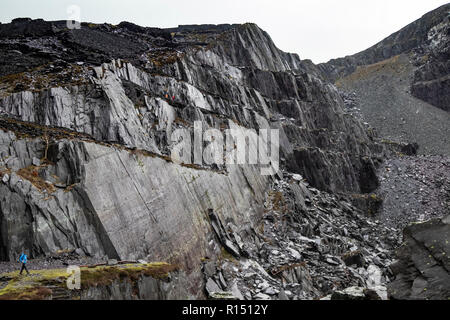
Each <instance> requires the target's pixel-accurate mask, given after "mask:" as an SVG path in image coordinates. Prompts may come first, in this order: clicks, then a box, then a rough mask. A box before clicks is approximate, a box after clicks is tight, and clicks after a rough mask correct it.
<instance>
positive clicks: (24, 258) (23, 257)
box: [19, 253, 28, 263]
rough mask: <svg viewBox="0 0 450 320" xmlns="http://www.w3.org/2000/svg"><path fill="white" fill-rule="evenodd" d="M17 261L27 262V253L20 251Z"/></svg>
mask: <svg viewBox="0 0 450 320" xmlns="http://www.w3.org/2000/svg"><path fill="white" fill-rule="evenodd" d="M19 261H20V262H22V263H27V261H28V257H27V255H26V254H25V253H22V254H21V255H20V258H19Z"/></svg>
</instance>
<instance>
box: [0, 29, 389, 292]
mask: <svg viewBox="0 0 450 320" xmlns="http://www.w3.org/2000/svg"><path fill="white" fill-rule="evenodd" d="M26 23H27V24H28V23H32V22H26ZM58 25H59V24H58V23H54V28H53V29H52V30H53V31H52V33H51V34H50V35H47V34H45V36H44V35H38V36H35V37H37V38H38V39H39V41H38V42H39V43H40V46H42V48H44V49H46V50H47V49H48V50H50V51H47V52H48V55H49V56H48V57H47V58H48V59H49V64H46V65H44V66H42V67H41V68H37V69H33V70H32V71H30V72H25V73H12V74H6V75H5V76H3V77H2V80H3V81H2V92H1V98H0V110H1V111H2V113H1V115H0V127H1V129H2V131H0V141H1V144H0V157H1V163H0V173H1V174H0V175H1V182H0V190H1V193H0V228H1V237H0V258H1V259H2V260H13V259H15V257H16V255H17V254H18V253H19V252H20V251H21V250H22V249H27V250H29V251H30V252H31V256H32V257H39V256H45V255H47V254H49V253H51V252H55V251H57V250H61V249H77V250H78V252H81V253H82V254H84V255H88V256H94V257H98V258H114V259H125V260H127V259H130V260H135V259H142V258H144V259H147V260H149V261H150V260H151V261H169V262H173V263H177V264H179V265H180V266H181V268H182V269H183V270H185V271H186V273H187V274H188V276H189V277H190V279H191V281H190V282H189V283H190V287H189V289H190V291H191V293H192V294H196V295H199V294H200V293H199V292H201V287H202V281H203V276H202V274H201V272H200V268H201V263H200V261H201V259H202V258H215V257H218V256H220V255H221V254H223V250H222V247H225V248H226V249H227V250H228V251H230V252H232V253H233V254H234V255H235V256H245V255H246V254H247V250H246V246H245V240H246V239H252V236H253V235H254V233H255V231H254V230H255V228H256V227H257V225H258V224H259V223H260V221H261V219H262V217H263V214H264V207H265V206H264V202H265V200H266V196H267V193H268V192H269V191H270V188H271V183H272V182H273V179H274V177H271V176H264V175H261V170H260V169H261V168H260V167H259V166H255V165H243V166H236V165H224V166H219V167H217V166H216V167H214V166H208V165H192V164H189V163H184V164H176V163H173V162H172V160H171V159H170V157H169V156H170V151H171V148H172V147H173V143H172V141H171V134H172V132H174V130H175V129H180V128H184V129H187V130H190V132H191V134H193V125H194V121H201V123H202V125H203V127H204V128H205V129H207V128H215V129H218V130H220V131H221V132H223V131H224V130H226V129H228V128H235V129H239V130H244V129H245V128H247V129H255V130H259V129H269V128H271V129H279V130H280V156H281V159H280V160H281V166H282V168H283V169H287V170H289V171H293V172H295V173H300V174H302V175H303V176H304V178H306V180H307V181H308V183H309V184H311V186H313V187H316V188H317V189H320V190H325V191H329V192H342V193H356V194H359V193H369V192H371V191H372V190H374V188H376V186H377V184H378V182H377V178H376V175H375V168H376V165H377V163H378V162H379V161H380V159H381V158H382V156H383V154H384V149H383V147H382V146H381V144H379V143H378V142H377V140H376V136H375V133H374V132H373V131H372V130H370V128H368V127H367V126H365V125H364V124H362V123H361V122H359V121H358V120H356V119H355V118H354V117H352V116H350V115H349V114H346V113H344V111H343V108H344V104H343V101H342V98H341V96H340V95H339V93H338V92H337V90H336V88H335V87H334V86H332V85H331V84H329V83H327V82H326V81H324V80H323V79H322V78H321V75H320V74H319V73H318V72H315V71H311V70H307V69H305V68H304V66H303V65H302V63H301V61H300V59H299V58H298V56H296V55H292V54H287V53H284V52H282V51H280V50H278V49H277V48H276V47H275V45H274V44H273V43H272V41H271V40H270V37H269V36H268V35H267V34H266V33H265V32H263V31H262V30H260V29H259V28H258V27H257V26H255V25H252V24H246V25H240V26H227V27H221V28H220V27H205V28H206V30H203V29H202V30H200V29H201V28H200V29H198V28H195V27H192V28H188V27H184V28H183V27H180V28H177V29H174V30H170V31H171V32H172V34H169V33H165V32H161V33H159V32H156V31H155V30H147V29H146V28H143V29H140V28H137V26H133V25H131V24H121V25H119V26H117V27H115V28H112V27H111V26H109V25H99V26H96V27H95V28H93V27H90V26H86V25H83V27H82V29H81V30H72V31H67V30H62V29H58ZM113 31H114V32H113ZM0 34H1V33H0ZM81 35H85V36H86V37H87V39H89V41H85V42H83V41H80V40H79V38H80V36H81ZM114 37H118V38H120V39H118V41H119V40H120V41H125V40H124V39H125V38H126V39H127V41H131V42H133V46H132V47H130V49H129V51H127V52H126V54H125V53H123V52H116V51H112V49H111V50H110V46H111V43H114V41H111V39H112V38H114ZM77 39H78V40H77ZM2 41H3V43H4V44H5V45H6V43H8V50H9V49H11V47H12V48H14V47H15V46H16V45H17V44H16V42H15V41H14V39H7V40H5V39H3V40H2ZM49 42H50V43H57V45H54V46H48V43H49ZM156 43H160V45H159V47H158V46H157V45H156ZM161 43H163V45H161ZM32 44H33V46H34V45H35V43H34V42H33V43H32ZM75 44H76V46H78V47H77V48H78V49H74V47H75ZM137 44H139V45H137ZM144 44H145V45H144ZM29 46H30V47H31V42H30V44H29ZM92 46H95V47H96V50H97V51H95V52H96V54H95V56H92V55H88V53H87V52H91V51H89V50H91V49H92V48H91V47H92ZM141 46H144V47H145V46H149V47H148V48H147V49H145V50H144V49H142V51H140V50H141V49H140V48H141ZM65 47H67V48H71V50H69V51H67V50H65V51H64V50H62V48H65ZM33 48H34V49H33V50H43V49H42V48H41V47H38V48H35V47H33ZM22 50H23V49H22ZM30 50H31V49H30ZM121 50H123V48H122V49H121ZM23 51H24V52H25V50H23ZM28 54H29V53H27V52H26V53H25V56H27V55H28ZM70 54H72V55H73V56H72V57H69V58H70V59H69V58H68V57H67V55H70ZM111 55H112V57H111ZM124 56H125V57H126V59H120V58H123V57H124ZM94 58H95V59H97V60H96V61H97V63H94V64H92V60H93V59H94ZM63 59H67V60H68V61H69V62H67V61H61V60H63ZM75 59H76V60H75ZM74 60H75V61H77V63H75V64H73V61H74ZM80 60H81V61H80ZM5 72H6V71H5ZM8 72H9V73H11V72H14V71H11V70H9V71H8ZM61 75H64V78H63V79H62V78H61ZM65 75H68V77H65ZM70 79H72V80H70ZM74 79H76V81H75V82H74ZM250 152H256V150H250ZM252 241H253V240H252ZM125 291H126V290H125ZM99 295H100V296H101V294H100V293H92V296H99ZM200 295H201V294H200ZM117 297H119V296H117Z"/></svg>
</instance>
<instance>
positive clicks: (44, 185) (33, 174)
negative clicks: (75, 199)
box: [17, 166, 56, 193]
mask: <svg viewBox="0 0 450 320" xmlns="http://www.w3.org/2000/svg"><path fill="white" fill-rule="evenodd" d="M39 168H40V167H36V166H29V167H26V168H22V169H20V170H18V171H17V174H18V175H19V176H21V177H22V178H24V179H26V180H28V181H30V182H31V184H32V185H33V186H35V187H36V188H37V189H38V190H39V191H41V192H42V191H44V190H45V191H47V193H53V192H55V191H56V188H55V186H54V185H53V184H51V183H48V182H46V181H45V180H44V179H42V177H40V176H39Z"/></svg>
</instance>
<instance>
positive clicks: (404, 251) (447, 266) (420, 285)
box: [389, 216, 450, 300]
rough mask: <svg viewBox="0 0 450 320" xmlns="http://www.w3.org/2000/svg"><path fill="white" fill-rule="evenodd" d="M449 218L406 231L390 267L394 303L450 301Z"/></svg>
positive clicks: (390, 292)
mask: <svg viewBox="0 0 450 320" xmlns="http://www.w3.org/2000/svg"><path fill="white" fill-rule="evenodd" d="M449 241H450V216H447V217H446V218H443V219H437V220H432V221H429V222H424V223H420V224H414V225H411V226H409V227H407V228H406V229H405V230H404V242H405V243H404V245H403V246H402V247H401V248H400V249H398V253H397V255H398V261H397V262H396V263H394V264H393V265H391V267H390V268H391V270H392V272H393V273H394V275H395V279H394V281H393V282H391V283H390V285H389V295H390V297H391V298H392V299H414V300H415V299H419V300H436V299H437V300H448V299H450V259H449V255H450V249H449V248H450V246H449Z"/></svg>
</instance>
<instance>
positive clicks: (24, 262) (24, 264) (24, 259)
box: [19, 252, 30, 274]
mask: <svg viewBox="0 0 450 320" xmlns="http://www.w3.org/2000/svg"><path fill="white" fill-rule="evenodd" d="M19 262H20V263H22V268H20V274H22V272H23V270H24V269H25V271H26V272H27V274H30V273H29V272H28V269H27V262H28V257H27V255H26V254H25V253H23V252H22V253H21V254H20V257H19Z"/></svg>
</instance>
